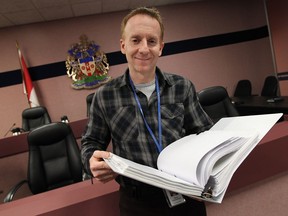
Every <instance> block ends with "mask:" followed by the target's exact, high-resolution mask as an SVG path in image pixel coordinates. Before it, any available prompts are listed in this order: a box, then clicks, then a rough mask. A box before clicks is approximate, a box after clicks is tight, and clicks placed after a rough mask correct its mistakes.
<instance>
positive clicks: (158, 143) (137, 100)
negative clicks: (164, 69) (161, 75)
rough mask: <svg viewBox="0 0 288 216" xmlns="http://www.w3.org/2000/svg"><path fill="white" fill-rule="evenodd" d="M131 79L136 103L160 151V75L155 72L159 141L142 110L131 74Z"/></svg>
mask: <svg viewBox="0 0 288 216" xmlns="http://www.w3.org/2000/svg"><path fill="white" fill-rule="evenodd" d="M129 81H130V85H131V87H132V90H133V93H134V98H135V100H136V103H137V105H138V108H139V111H140V113H141V116H142V119H143V121H144V123H145V126H146V128H147V130H148V131H149V133H150V135H151V137H152V139H153V141H154V143H155V145H156V147H157V150H158V153H160V152H161V151H162V125H161V105H160V90H159V83H158V77H157V74H155V85H156V93H157V109H158V135H159V138H158V141H157V139H156V137H155V135H154V133H153V131H152V130H151V128H150V126H149V125H148V122H147V120H146V118H145V116H144V112H143V110H142V106H141V104H140V101H139V98H138V96H137V94H136V90H135V86H134V84H133V81H132V80H131V78H130V76H129Z"/></svg>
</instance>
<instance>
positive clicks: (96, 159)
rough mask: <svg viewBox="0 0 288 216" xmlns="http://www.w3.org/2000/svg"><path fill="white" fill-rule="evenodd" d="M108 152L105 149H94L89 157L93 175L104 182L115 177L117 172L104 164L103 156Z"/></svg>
mask: <svg viewBox="0 0 288 216" xmlns="http://www.w3.org/2000/svg"><path fill="white" fill-rule="evenodd" d="M109 156H110V153H109V152H107V151H94V153H93V155H92V157H91V158H90V160H89V162H90V170H91V172H92V174H93V177H94V178H95V179H96V180H98V181H100V182H102V183H106V182H109V181H111V180H113V179H115V178H116V176H117V174H116V173H115V172H113V170H112V169H111V168H110V167H109V166H108V165H107V164H106V162H105V161H104V160H103V158H108V157H109Z"/></svg>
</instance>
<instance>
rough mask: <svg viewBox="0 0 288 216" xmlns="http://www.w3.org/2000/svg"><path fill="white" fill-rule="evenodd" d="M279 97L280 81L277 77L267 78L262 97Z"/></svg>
mask: <svg viewBox="0 0 288 216" xmlns="http://www.w3.org/2000/svg"><path fill="white" fill-rule="evenodd" d="M277 95H278V80H277V78H276V77H275V76H267V77H266V78H265V80H264V84H263V87H262V91H261V96H264V97H270V96H271V97H277Z"/></svg>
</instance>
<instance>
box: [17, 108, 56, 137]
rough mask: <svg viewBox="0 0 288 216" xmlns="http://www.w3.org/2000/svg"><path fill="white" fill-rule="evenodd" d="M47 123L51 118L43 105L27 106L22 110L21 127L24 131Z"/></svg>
mask: <svg viewBox="0 0 288 216" xmlns="http://www.w3.org/2000/svg"><path fill="white" fill-rule="evenodd" d="M49 123H51V119H50V116H49V113H48V111H47V109H46V107H44V106H37V107H32V108H27V109H25V110H23V112H22V129H23V130H24V131H31V130H33V129H35V128H37V127H39V126H42V125H45V124H49Z"/></svg>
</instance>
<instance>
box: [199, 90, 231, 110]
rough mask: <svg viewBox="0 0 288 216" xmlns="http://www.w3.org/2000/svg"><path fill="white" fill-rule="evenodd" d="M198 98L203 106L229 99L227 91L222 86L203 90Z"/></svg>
mask: <svg viewBox="0 0 288 216" xmlns="http://www.w3.org/2000/svg"><path fill="white" fill-rule="evenodd" d="M198 96H199V102H200V103H201V105H202V106H210V105H212V104H216V103H218V102H220V101H223V100H225V99H226V98H228V97H229V95H228V93H227V91H226V89H225V88H224V87H222V86H213V87H209V88H206V89H203V90H201V91H200V92H199V93H198Z"/></svg>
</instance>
